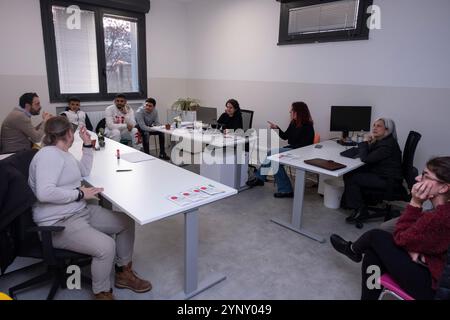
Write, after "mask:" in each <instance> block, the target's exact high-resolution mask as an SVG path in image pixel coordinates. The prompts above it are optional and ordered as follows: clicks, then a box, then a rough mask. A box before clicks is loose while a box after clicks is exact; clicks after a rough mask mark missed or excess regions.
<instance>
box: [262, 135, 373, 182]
mask: <svg viewBox="0 0 450 320" xmlns="http://www.w3.org/2000/svg"><path fill="white" fill-rule="evenodd" d="M318 144H320V145H322V148H320V149H317V148H315V146H316V145H311V146H307V147H303V148H298V149H294V150H292V151H288V152H286V153H281V154H276V155H272V156H270V157H269V158H268V159H270V160H272V161H277V162H280V163H282V164H286V165H289V166H292V167H295V168H298V169H303V170H305V171H309V172H314V173H319V174H326V175H329V176H333V177H340V176H342V175H344V174H345V173H347V172H350V171H352V170H355V169H356V168H359V167H361V166H363V165H364V163H363V162H362V161H361V160H360V159H359V158H357V159H351V158H346V157H343V156H341V155H340V153H341V152H342V151H344V150H346V149H348V148H349V147H344V146H342V145H340V144H338V143H337V142H336V141H334V140H328V141H323V142H321V143H318ZM286 154H288V155H292V156H293V157H294V158H290V157H289V156H288V157H282V158H280V155H286ZM314 158H321V159H326V160H333V161H335V162H339V163H342V164H345V165H346V166H347V167H346V168H344V169H340V170H336V171H330V170H325V169H322V168H319V167H316V166H311V165H309V164H306V163H305V162H304V161H305V160H309V159H314Z"/></svg>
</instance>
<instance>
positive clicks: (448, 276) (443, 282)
mask: <svg viewBox="0 0 450 320" xmlns="http://www.w3.org/2000/svg"><path fill="white" fill-rule="evenodd" d="M434 299H435V300H450V247H449V248H448V251H447V264H446V265H445V267H444V272H442V276H441V279H440V280H439V284H438V288H437V290H436V296H435V297H434Z"/></svg>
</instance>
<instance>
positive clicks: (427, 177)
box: [421, 171, 447, 184]
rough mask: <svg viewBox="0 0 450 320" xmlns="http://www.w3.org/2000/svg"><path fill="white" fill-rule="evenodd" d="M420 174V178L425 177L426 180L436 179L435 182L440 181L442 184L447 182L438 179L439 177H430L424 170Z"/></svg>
mask: <svg viewBox="0 0 450 320" xmlns="http://www.w3.org/2000/svg"><path fill="white" fill-rule="evenodd" d="M421 176H422V178H425V179H427V180H431V181H436V182H438V183H442V184H447V183H446V182H444V181H442V180H439V179H436V178H432V177H430V176H429V174H428V172H426V171H422V174H421Z"/></svg>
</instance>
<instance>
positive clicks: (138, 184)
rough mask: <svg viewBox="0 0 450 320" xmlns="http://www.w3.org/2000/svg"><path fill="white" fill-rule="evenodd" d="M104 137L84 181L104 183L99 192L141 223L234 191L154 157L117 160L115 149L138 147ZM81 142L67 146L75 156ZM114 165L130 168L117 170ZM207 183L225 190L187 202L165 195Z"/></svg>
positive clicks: (78, 153) (222, 196) (221, 197)
mask: <svg viewBox="0 0 450 320" xmlns="http://www.w3.org/2000/svg"><path fill="white" fill-rule="evenodd" d="M76 136H77V135H76ZM105 140H106V145H105V148H102V149H100V150H98V151H94V163H93V167H92V171H91V174H90V175H89V176H88V177H85V181H86V182H87V183H89V184H90V185H92V186H94V187H103V188H104V192H103V193H102V195H103V196H104V197H105V198H106V199H107V200H109V201H111V202H112V203H113V204H114V205H115V206H117V207H118V208H120V209H121V210H122V211H123V212H125V213H126V214H128V215H129V216H130V217H132V218H133V219H134V220H136V221H137V222H138V223H139V224H141V225H142V224H146V223H150V222H152V221H156V220H159V219H162V218H165V217H169V216H172V215H175V214H178V213H183V212H186V211H189V210H192V209H196V208H198V207H200V206H203V205H206V204H208V203H212V202H215V201H217V200H220V199H223V198H227V197H229V196H231V195H234V194H236V193H237V190H235V189H233V188H230V187H228V186H226V185H223V184H220V183H218V182H216V181H213V180H210V179H207V178H204V177H202V176H200V175H198V174H195V173H192V172H190V171H187V170H184V169H182V168H179V167H177V166H175V165H172V164H170V163H167V162H165V161H162V160H160V159H157V158H155V159H154V160H150V161H143V162H138V163H130V162H128V161H125V160H124V159H120V160H119V161H118V160H117V158H116V150H117V149H119V150H120V154H121V156H122V155H124V154H126V153H132V152H139V151H137V150H135V149H133V148H131V147H128V146H125V145H123V144H120V143H118V142H116V141H113V140H111V139H107V138H106V139H105ZM81 145H82V142H81V140H80V138H79V137H78V138H76V139H75V142H74V144H73V146H72V148H71V149H70V152H71V153H72V154H73V155H74V156H75V157H76V158H77V159H80V158H81V154H82V152H81V149H82V147H81ZM117 169H132V171H129V172H116V170H117ZM207 184H211V185H213V186H215V187H216V188H218V189H220V190H223V191H224V192H222V193H220V194H217V195H212V196H209V197H208V198H206V199H204V200H201V201H198V202H193V203H191V204H188V205H186V206H179V205H178V204H176V203H174V202H172V201H170V200H168V199H167V198H168V196H170V195H174V194H177V193H180V192H184V191H187V190H189V189H192V188H196V187H199V186H203V185H207Z"/></svg>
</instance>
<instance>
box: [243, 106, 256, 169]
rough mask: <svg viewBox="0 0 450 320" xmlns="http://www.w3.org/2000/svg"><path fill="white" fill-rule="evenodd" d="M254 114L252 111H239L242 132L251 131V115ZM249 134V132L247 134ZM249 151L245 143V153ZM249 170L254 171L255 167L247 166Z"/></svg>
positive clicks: (248, 145)
mask: <svg viewBox="0 0 450 320" xmlns="http://www.w3.org/2000/svg"><path fill="white" fill-rule="evenodd" d="M254 113H255V112H254V111H252V110H245V109H241V115H242V129H243V130H244V132H247V131H248V130H250V129H252V126H253V114H254ZM248 133H249V134H250V132H248ZM249 151H250V144H249V142H246V143H245V152H249ZM249 167H250V168H252V169H253V170H256V167H255V166H253V165H249Z"/></svg>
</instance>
